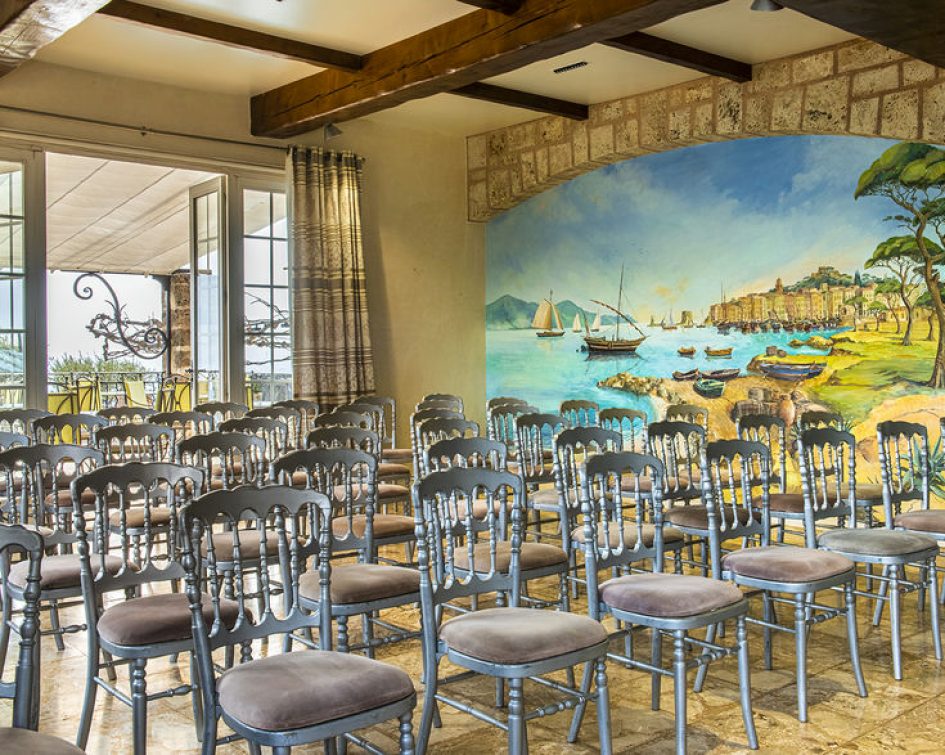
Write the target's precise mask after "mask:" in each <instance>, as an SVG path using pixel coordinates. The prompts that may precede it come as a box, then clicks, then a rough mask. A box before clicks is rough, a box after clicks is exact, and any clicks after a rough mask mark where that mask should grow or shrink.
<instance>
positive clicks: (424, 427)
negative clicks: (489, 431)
mask: <svg viewBox="0 0 945 755" xmlns="http://www.w3.org/2000/svg"><path fill="white" fill-rule="evenodd" d="M416 432H417V447H416V458H415V459H414V469H415V472H414V474H415V476H416V477H418V478H419V477H423V475H425V474H427V472H429V471H430V470H429V468H428V467H427V466H426V465H425V459H426V451H427V449H428V448H429V447H430V446H431V445H432V444H433V443H436V442H437V441H441V440H446V439H447V438H477V437H479V423H478V422H473V421H472V420H469V419H464V418H459V417H431V418H430V419H425V420H422V421H421V422H419V423H418V424H417V430H416Z"/></svg>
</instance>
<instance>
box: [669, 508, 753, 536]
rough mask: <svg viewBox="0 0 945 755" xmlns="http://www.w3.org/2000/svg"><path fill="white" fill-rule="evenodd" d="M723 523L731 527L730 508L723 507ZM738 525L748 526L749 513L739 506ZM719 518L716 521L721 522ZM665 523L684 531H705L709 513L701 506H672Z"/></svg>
mask: <svg viewBox="0 0 945 755" xmlns="http://www.w3.org/2000/svg"><path fill="white" fill-rule="evenodd" d="M724 516H725V521H726V523H727V524H726V526H731V525H732V507H731V506H726V507H725V513H724ZM737 516H738V523H739V524H748V520H749V518H750V517H749V513H748V509H746V508H745V507H744V506H739V507H738V509H737ZM759 516H760V515H759V514H758V513H755V515H754V518H755V519H758V518H759ZM721 518H722V517H720V516H717V519H716V521H721ZM666 521H667V522H670V523H671V524H674V525H676V526H677V527H683V528H686V529H693V530H706V529H708V527H709V511H708V509H707V508H706V507H705V506H703V505H702V504H693V505H691V506H673V507H672V508H670V509H669V511H667V512H666Z"/></svg>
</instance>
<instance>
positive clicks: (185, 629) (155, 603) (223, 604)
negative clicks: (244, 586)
mask: <svg viewBox="0 0 945 755" xmlns="http://www.w3.org/2000/svg"><path fill="white" fill-rule="evenodd" d="M201 606H202V607H203V618H204V621H206V622H207V626H208V627H209V626H210V625H211V624H212V623H213V604H212V603H211V600H210V596H209V595H203V596H202V598H201ZM238 610H239V608H238V604H237V603H236V602H235V601H233V600H227V599H226V598H221V599H220V615H221V618H222V619H223V621H224V622H225V623H226V624H227V625H228V626H231V627H232V626H233V624H234V623H235V622H236V617H237V612H238ZM98 633H99V634H100V635H101V637H102V639H104V640H107V641H108V642H111V643H112V644H114V645H125V646H133V647H136V646H139V645H151V644H154V643H158V642H176V641H179V640H186V639H188V638H190V637H191V636H192V632H191V624H190V603H189V602H188V601H187V595H186V594H185V593H180V592H174V593H166V594H162V595H147V596H145V597H143V598H132V599H131V600H126V601H123V602H121V603H116V604H115V605H113V606H111V607H110V608H107V609H106V610H105V613H103V614H102V617H101V618H100V619H99V620H98Z"/></svg>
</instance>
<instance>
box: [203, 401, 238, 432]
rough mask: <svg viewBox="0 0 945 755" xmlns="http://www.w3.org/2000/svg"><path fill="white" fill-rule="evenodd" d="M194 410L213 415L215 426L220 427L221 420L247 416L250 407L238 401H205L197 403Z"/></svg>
mask: <svg viewBox="0 0 945 755" xmlns="http://www.w3.org/2000/svg"><path fill="white" fill-rule="evenodd" d="M194 411H195V412H200V413H201V414H209V415H210V416H211V417H213V422H214V426H215V427H217V428H218V429H219V425H220V423H221V422H225V421H226V420H228V419H239V418H240V417H245V416H246V412H248V411H249V407H248V406H246V404H240V403H238V402H236V401H205V402H203V403H202V404H195V405H194Z"/></svg>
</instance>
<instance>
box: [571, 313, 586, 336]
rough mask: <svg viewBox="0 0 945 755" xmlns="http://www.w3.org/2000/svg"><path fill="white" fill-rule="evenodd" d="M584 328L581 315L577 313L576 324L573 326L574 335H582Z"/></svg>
mask: <svg viewBox="0 0 945 755" xmlns="http://www.w3.org/2000/svg"><path fill="white" fill-rule="evenodd" d="M582 330H584V328H582V327H581V315H579V314H577V313H575V315H574V323H573V324H572V325H571V332H572V333H580V332H581V331H582Z"/></svg>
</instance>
